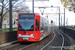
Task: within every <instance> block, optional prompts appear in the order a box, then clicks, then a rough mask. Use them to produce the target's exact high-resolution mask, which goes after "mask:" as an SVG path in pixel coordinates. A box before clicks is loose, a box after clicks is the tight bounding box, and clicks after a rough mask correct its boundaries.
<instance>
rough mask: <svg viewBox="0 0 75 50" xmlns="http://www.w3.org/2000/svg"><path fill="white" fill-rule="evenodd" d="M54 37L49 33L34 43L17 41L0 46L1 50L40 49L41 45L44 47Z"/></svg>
mask: <svg viewBox="0 0 75 50" xmlns="http://www.w3.org/2000/svg"><path fill="white" fill-rule="evenodd" d="M53 37H54V34H53V33H51V34H50V35H49V36H47V37H46V38H44V39H43V40H41V41H39V42H36V43H29V42H28V43H22V44H21V43H17V44H14V45H10V46H7V47H4V48H1V50H36V49H38V50H41V48H42V47H44V46H45V45H46V44H47V43H48V42H49V41H51V40H52V39H53Z"/></svg>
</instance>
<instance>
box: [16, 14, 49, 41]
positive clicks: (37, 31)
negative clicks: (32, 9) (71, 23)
mask: <svg viewBox="0 0 75 50" xmlns="http://www.w3.org/2000/svg"><path fill="white" fill-rule="evenodd" d="M49 34H50V27H49V22H48V19H47V18H46V17H42V16H40V15H39V13H19V14H18V28H17V39H18V41H25V42H27V41H30V42H35V41H40V40H42V39H43V38H45V37H46V36H48V35H49Z"/></svg>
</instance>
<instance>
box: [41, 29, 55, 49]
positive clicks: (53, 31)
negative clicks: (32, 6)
mask: <svg viewBox="0 0 75 50" xmlns="http://www.w3.org/2000/svg"><path fill="white" fill-rule="evenodd" d="M52 31H53V33H54V38H53V39H52V40H51V41H50V42H49V43H48V44H46V45H45V46H44V47H43V48H41V50H43V49H44V48H45V47H47V46H48V45H49V44H50V43H51V42H52V41H53V40H54V39H55V36H56V34H55V32H54V29H53V30H52Z"/></svg>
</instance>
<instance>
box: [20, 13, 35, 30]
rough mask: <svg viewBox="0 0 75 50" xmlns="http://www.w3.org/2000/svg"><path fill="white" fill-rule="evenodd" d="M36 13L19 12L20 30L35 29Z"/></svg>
mask: <svg viewBox="0 0 75 50" xmlns="http://www.w3.org/2000/svg"><path fill="white" fill-rule="evenodd" d="M34 17H35V14H19V31H33V30H34Z"/></svg>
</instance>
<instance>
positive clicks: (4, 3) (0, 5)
mask: <svg viewBox="0 0 75 50" xmlns="http://www.w3.org/2000/svg"><path fill="white" fill-rule="evenodd" d="M23 1H25V0H22V1H19V0H16V1H13V2H12V6H13V7H14V8H15V9H17V7H16V5H18V3H19V2H20V3H21V2H23ZM25 8H26V7H25ZM21 9H23V8H21ZM8 12H9V0H0V28H2V22H3V17H4V16H5V15H6V14H7V13H8Z"/></svg>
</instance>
